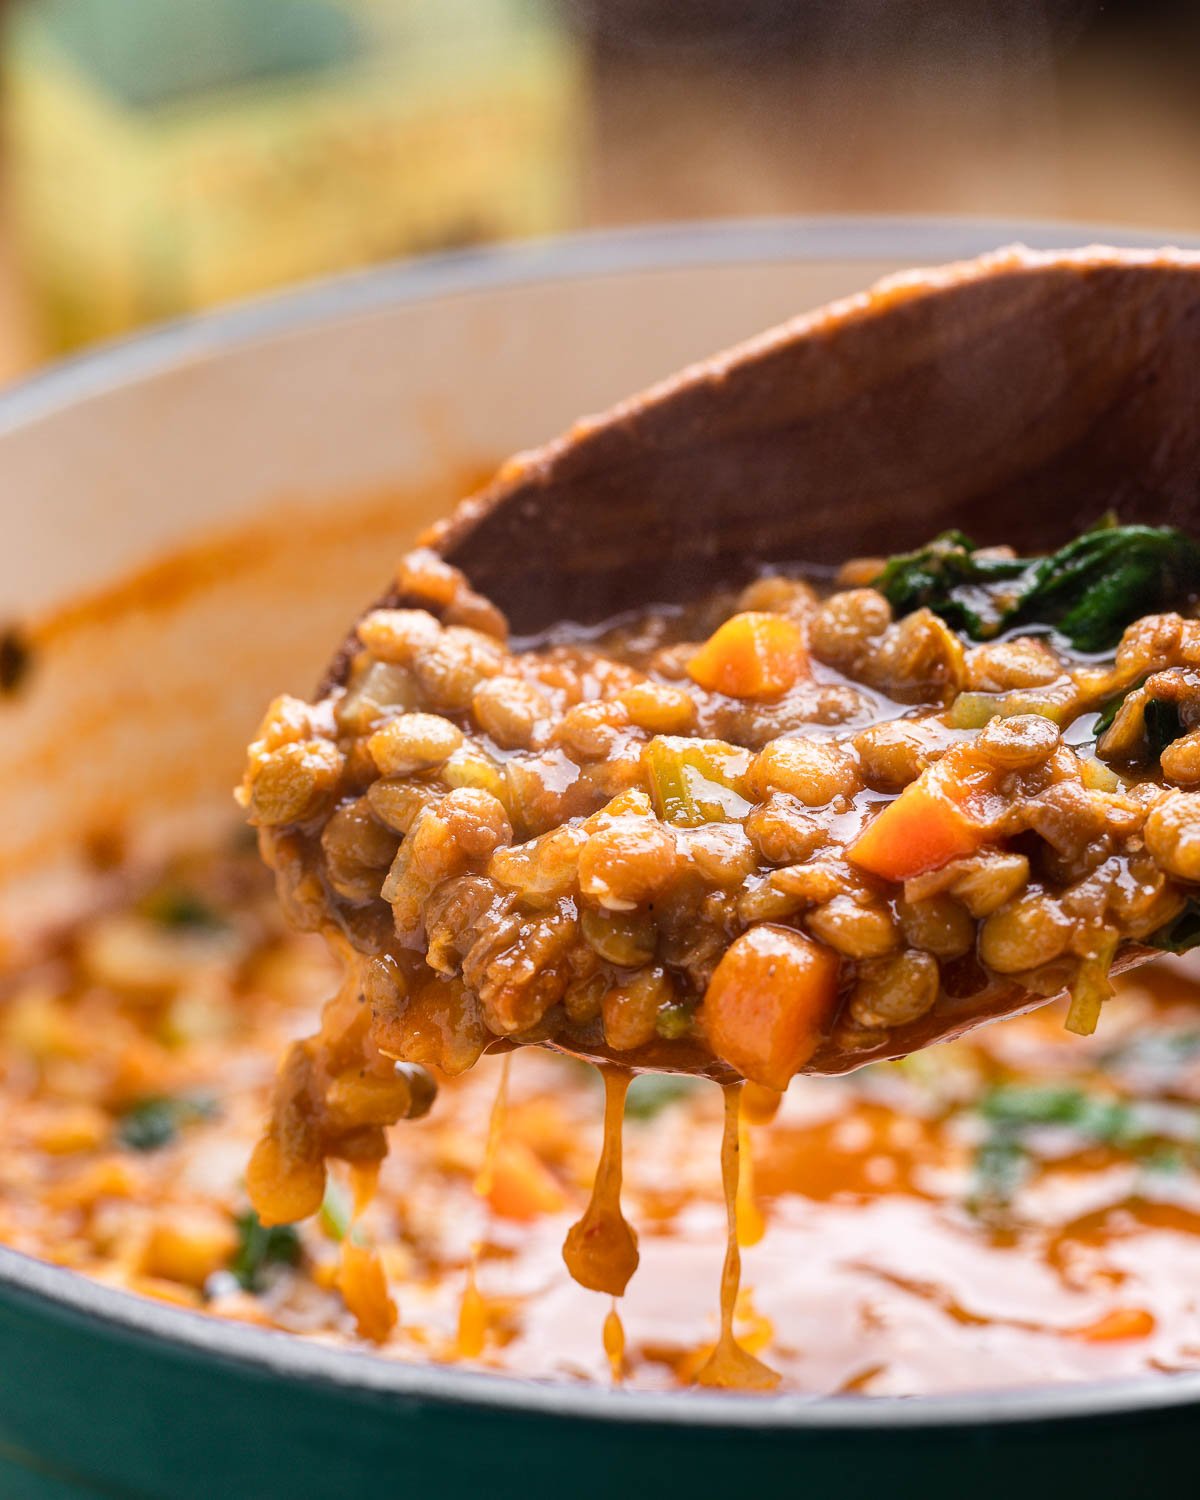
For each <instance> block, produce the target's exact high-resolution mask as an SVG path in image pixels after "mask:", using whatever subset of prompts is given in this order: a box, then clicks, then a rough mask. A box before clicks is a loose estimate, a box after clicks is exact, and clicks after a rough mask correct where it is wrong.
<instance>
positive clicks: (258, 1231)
mask: <svg viewBox="0 0 1200 1500" xmlns="http://www.w3.org/2000/svg"><path fill="white" fill-rule="evenodd" d="M235 1225H236V1228H237V1233H238V1246H237V1249H236V1250H235V1251H234V1254H233V1258H232V1259H231V1260H230V1262H229V1269H230V1271H231V1272H232V1273H233V1275H234V1277H235V1278H236V1280H237V1283H238V1285H239V1286H240V1287H241V1288H242V1290H243V1291H247V1292H259V1291H261V1290H262V1289H263V1287H264V1285H265V1284H266V1281H267V1273H268V1271H269V1270H270V1268H271V1267H272V1266H294V1265H298V1264H299V1261H300V1256H301V1245H300V1236H299V1235H298V1234H297V1233H296V1230H295V1229H294V1228H293V1227H292V1225H291V1224H273V1225H272V1226H271V1227H270V1228H269V1229H268V1228H266V1226H265V1225H264V1224H263V1223H262V1221H261V1220H260V1219H259V1217H258V1215H257V1214H256V1213H255V1212H254V1210H253V1209H252V1208H250V1209H247V1210H246V1212H245V1213H244V1214H239V1216H238V1218H237V1219H236V1220H235Z"/></svg>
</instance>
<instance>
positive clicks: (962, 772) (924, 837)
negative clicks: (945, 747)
mask: <svg viewBox="0 0 1200 1500" xmlns="http://www.w3.org/2000/svg"><path fill="white" fill-rule="evenodd" d="M965 749H966V747H957V748H956V749H955V750H951V751H949V752H948V753H947V754H946V755H945V756H943V758H942V759H941V760H940V761H938V762H937V763H936V764H935V765H932V766H930V767H929V768H928V769H927V770H925V771H922V773H921V775H920V776H918V777H917V779H916V781H914V782H912V783H911V784H910V785H909V786H906V787H905V788H904V790H903V791H902V792H901V793H900V795H899V796H898V797H897V798H896V799H895V801H893V802H889V803H888V804H887V806H886V807H884V808H883V809H882V810H881V811H880V812H878V813H876V814H875V816H874V817H873V818H872V819H871V821H870V822H869V823H868V824H867V826H866V828H864V829H863V831H862V833H860V834H859V836H858V838H857V839H855V841H854V843H853V844H851V845H850V848H849V850H848V851H847V852H848V854H849V858H850V859H851V861H852V862H853V863H854V864H856V865H857V866H858V867H859V869H860V870H867V871H869V872H870V873H871V874H872V875H881V876H882V877H883V878H884V879H885V880H908V879H910V878H911V877H912V876H914V875H924V874H925V873H926V872H927V871H929V870H939V869H941V867H942V866H943V865H947V864H949V863H950V861H951V860H952V859H962V858H964V857H965V856H967V855H970V854H975V853H977V852H978V851H979V849H980V848H982V846H983V844H984V843H985V842H986V840H987V823H986V821H984V820H982V819H981V818H980V817H979V816H978V815H977V812H976V810H975V809H974V808H973V807H972V798H973V795H974V794H976V793H979V792H982V791H986V790H987V789H988V788H989V786H990V784H991V782H992V781H993V779H994V777H993V775H992V773H991V772H989V771H987V770H985V769H983V768H981V767H980V766H979V763H978V762H977V761H974V760H971V759H969V758H968V756H967V755H966V754H963V753H960V751H964V750H965Z"/></svg>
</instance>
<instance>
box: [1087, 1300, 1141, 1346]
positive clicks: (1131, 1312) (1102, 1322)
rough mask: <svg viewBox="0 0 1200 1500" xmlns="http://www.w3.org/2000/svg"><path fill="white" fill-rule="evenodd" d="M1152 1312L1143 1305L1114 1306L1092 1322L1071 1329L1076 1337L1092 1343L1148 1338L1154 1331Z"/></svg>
mask: <svg viewBox="0 0 1200 1500" xmlns="http://www.w3.org/2000/svg"><path fill="white" fill-rule="evenodd" d="M1154 1328H1155V1322H1154V1314H1153V1313H1151V1312H1148V1311H1147V1310H1146V1309H1145V1308H1144V1307H1114V1308H1113V1309H1112V1310H1111V1312H1106V1313H1104V1314H1103V1315H1102V1316H1101V1317H1099V1318H1097V1319H1096V1321H1095V1322H1094V1323H1085V1324H1084V1326H1083V1327H1082V1328H1075V1329H1072V1330H1071V1331H1072V1333H1073V1334H1074V1335H1075V1337H1076V1338H1079V1339H1087V1340H1088V1342H1089V1343H1092V1344H1110V1343H1115V1342H1116V1341H1117V1340H1118V1339H1148V1338H1149V1337H1150V1335H1151V1334H1152V1333H1153V1332H1154Z"/></svg>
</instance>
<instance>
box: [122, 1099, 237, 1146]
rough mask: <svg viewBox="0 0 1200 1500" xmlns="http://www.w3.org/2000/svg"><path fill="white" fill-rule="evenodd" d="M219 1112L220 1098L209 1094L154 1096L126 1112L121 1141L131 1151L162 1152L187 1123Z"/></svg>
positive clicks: (210, 1117)
mask: <svg viewBox="0 0 1200 1500" xmlns="http://www.w3.org/2000/svg"><path fill="white" fill-rule="evenodd" d="M218 1113H219V1110H218V1107H217V1103H216V1100H214V1099H212V1098H211V1097H210V1096H208V1095H207V1094H181V1095H178V1096H176V1097H171V1096H170V1095H166V1094H154V1095H150V1096H149V1097H147V1098H145V1099H139V1100H138V1101H137V1103H136V1104H133V1105H131V1106H130V1107H129V1108H128V1109H127V1110H126V1111H125V1112H124V1114H122V1116H121V1118H120V1120H119V1121H118V1122H117V1140H118V1141H119V1142H120V1144H121V1145H122V1146H125V1147H127V1148H128V1149H129V1150H130V1151H161V1150H162V1148H163V1147H164V1146H169V1145H170V1144H171V1142H172V1141H174V1140H175V1138H176V1137H177V1136H178V1134H179V1132H180V1130H181V1129H182V1128H183V1127H184V1126H186V1125H191V1124H193V1123H195V1122H196V1121H197V1120H211V1119H214V1118H215V1117H216V1115H217V1114H218Z"/></svg>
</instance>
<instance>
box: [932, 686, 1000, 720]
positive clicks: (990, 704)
mask: <svg viewBox="0 0 1200 1500" xmlns="http://www.w3.org/2000/svg"><path fill="white" fill-rule="evenodd" d="M1000 704H1001V694H999V693H959V695H958V697H957V698H955V700H954V702H953V703H952V704H951V705H950V707H949V708H948V709H947V710H946V723H947V724H948V725H949V726H950V728H951V729H982V728H983V726H984V725H985V724H986V723H987V722H988V721H989V719H994V718H995V717H996V715H997V714H999V713H1000V711H1001V709H1000Z"/></svg>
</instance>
